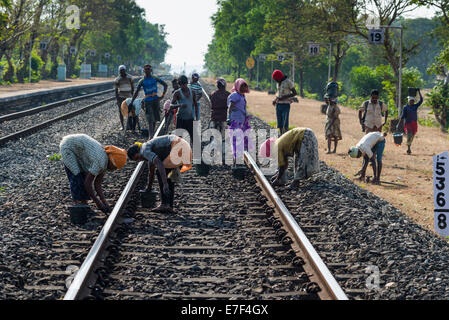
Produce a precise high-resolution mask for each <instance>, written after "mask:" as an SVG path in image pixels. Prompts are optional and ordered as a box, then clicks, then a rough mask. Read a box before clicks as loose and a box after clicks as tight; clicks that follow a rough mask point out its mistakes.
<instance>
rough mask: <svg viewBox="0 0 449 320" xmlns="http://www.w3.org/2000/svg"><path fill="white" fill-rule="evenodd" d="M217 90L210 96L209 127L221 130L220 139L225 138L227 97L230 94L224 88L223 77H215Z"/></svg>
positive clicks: (224, 81)
mask: <svg viewBox="0 0 449 320" xmlns="http://www.w3.org/2000/svg"><path fill="white" fill-rule="evenodd" d="M216 83H217V88H218V90H216V91H214V93H212V95H211V96H210V101H211V116H210V125H209V127H210V128H213V129H217V130H218V131H220V132H221V136H222V140H224V139H225V129H226V118H227V114H228V104H227V101H228V97H229V95H230V94H231V93H230V92H229V91H227V90H226V80H225V79H223V78H218V79H217V82H216Z"/></svg>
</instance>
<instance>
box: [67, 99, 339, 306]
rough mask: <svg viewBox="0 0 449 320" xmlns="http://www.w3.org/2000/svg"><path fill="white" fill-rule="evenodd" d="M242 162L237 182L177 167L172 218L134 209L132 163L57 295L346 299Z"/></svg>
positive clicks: (137, 179) (136, 182)
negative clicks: (73, 271) (102, 220)
mask: <svg viewBox="0 0 449 320" xmlns="http://www.w3.org/2000/svg"><path fill="white" fill-rule="evenodd" d="M206 96H207V95H206ZM203 105H204V104H203ZM202 112H203V113H204V108H202ZM202 119H204V117H202ZM163 125H164V123H162V124H161V125H160V127H159V130H158V134H159V133H160V129H161V128H162V127H163ZM245 162H246V163H247V165H248V166H249V168H251V170H252V172H253V174H254V176H252V177H251V175H249V174H248V175H247V178H246V179H245V180H243V181H237V180H235V179H234V178H233V177H232V176H231V175H230V171H229V168H226V167H218V168H214V169H213V170H212V173H211V175H210V176H209V177H207V178H205V177H198V176H196V175H195V174H194V173H193V172H189V173H188V174H186V175H185V176H184V177H183V181H184V182H183V184H182V185H181V187H180V188H178V190H177V191H176V200H175V208H178V212H177V213H176V214H175V215H166V214H157V213H151V211H150V210H147V209H143V208H141V207H140V205H139V199H138V192H137V190H138V188H139V187H142V183H143V181H144V178H143V174H144V171H145V165H144V163H140V164H139V165H138V166H137V168H136V170H135V171H134V173H133V175H132V177H131V179H130V180H129V182H128V184H127V186H126V187H125V189H124V191H123V193H122V194H121V196H120V199H119V200H118V202H117V204H116V206H115V207H114V210H113V212H112V213H111V215H110V216H109V218H108V220H107V222H106V224H105V225H104V227H103V229H102V230H101V232H100V234H99V236H98V237H97V239H96V241H95V243H94V244H93V246H92V249H91V250H90V252H89V254H88V255H87V258H86V260H85V261H84V263H83V265H82V266H81V268H80V270H79V271H77V273H76V275H75V276H73V277H72V278H73V282H72V283H71V285H70V287H69V289H68V291H67V293H66V295H65V297H64V299H65V300H74V299H86V298H92V299H160V298H162V299H180V298H188V299H238V298H256V299H319V298H322V299H347V297H346V295H345V294H344V292H343V291H342V290H341V288H340V287H339V285H338V284H337V282H336V281H335V279H334V278H333V277H332V275H331V274H330V272H329V270H328V269H327V267H326V266H325V265H324V263H323V262H322V261H321V259H320V258H319V256H318V254H317V253H316V251H315V250H314V249H313V247H312V246H311V245H310V242H309V241H308V240H307V238H305V236H304V234H303V232H302V231H301V229H300V228H299V226H298V225H297V224H296V222H295V221H294V219H293V218H292V217H291V215H289V213H288V210H287V209H286V208H285V206H284V205H283V204H282V202H281V201H280V199H279V197H278V196H277V195H276V194H275V193H274V191H273V189H272V188H271V187H270V186H269V183H268V182H267V181H266V179H265V177H264V176H263V175H262V174H261V172H260V170H259V169H258V167H257V165H256V163H255V161H254V160H253V159H252V158H251V156H250V155H249V154H245ZM256 180H257V181H256ZM236 186H237V188H236ZM259 188H261V189H259ZM261 190H262V193H263V194H265V196H263V195H262V194H261ZM265 197H266V198H265ZM267 201H268V202H269V203H271V205H272V206H270V205H268V204H267Z"/></svg>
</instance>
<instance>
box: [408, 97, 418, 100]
mask: <svg viewBox="0 0 449 320" xmlns="http://www.w3.org/2000/svg"><path fill="white" fill-rule="evenodd" d="M411 100H413V101H416V98H415V97H408V101H411Z"/></svg>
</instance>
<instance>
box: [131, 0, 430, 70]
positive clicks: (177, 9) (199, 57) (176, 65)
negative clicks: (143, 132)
mask: <svg viewBox="0 0 449 320" xmlns="http://www.w3.org/2000/svg"><path fill="white" fill-rule="evenodd" d="M136 2H137V3H138V4H139V5H140V6H141V7H142V8H144V9H145V10H146V15H147V19H148V20H149V21H150V22H151V23H159V24H165V31H166V32H167V33H168V36H167V41H168V43H169V44H170V45H171V48H170V49H169V50H168V52H167V55H166V58H165V62H166V63H168V64H171V65H172V71H180V70H182V69H183V65H184V62H186V64H187V72H188V73H190V72H191V71H192V70H193V69H195V70H197V71H201V69H202V66H203V65H204V54H205V53H206V52H207V46H208V44H209V43H210V42H211V40H212V37H213V33H214V29H213V27H212V22H211V19H210V17H211V16H212V15H213V14H214V13H215V12H216V11H217V8H218V7H217V3H216V0H192V1H188V0H136ZM434 13H435V11H434V10H433V9H427V8H420V9H417V10H415V11H414V12H412V13H408V14H407V15H406V17H407V18H417V17H426V18H430V17H432V16H433V15H434Z"/></svg>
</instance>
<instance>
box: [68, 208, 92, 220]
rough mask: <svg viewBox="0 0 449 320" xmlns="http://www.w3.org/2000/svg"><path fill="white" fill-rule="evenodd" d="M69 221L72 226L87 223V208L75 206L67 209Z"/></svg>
mask: <svg viewBox="0 0 449 320" xmlns="http://www.w3.org/2000/svg"><path fill="white" fill-rule="evenodd" d="M69 211H70V221H71V222H72V223H73V224H85V223H86V222H87V213H88V212H89V206H86V205H76V206H71V207H69Z"/></svg>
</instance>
